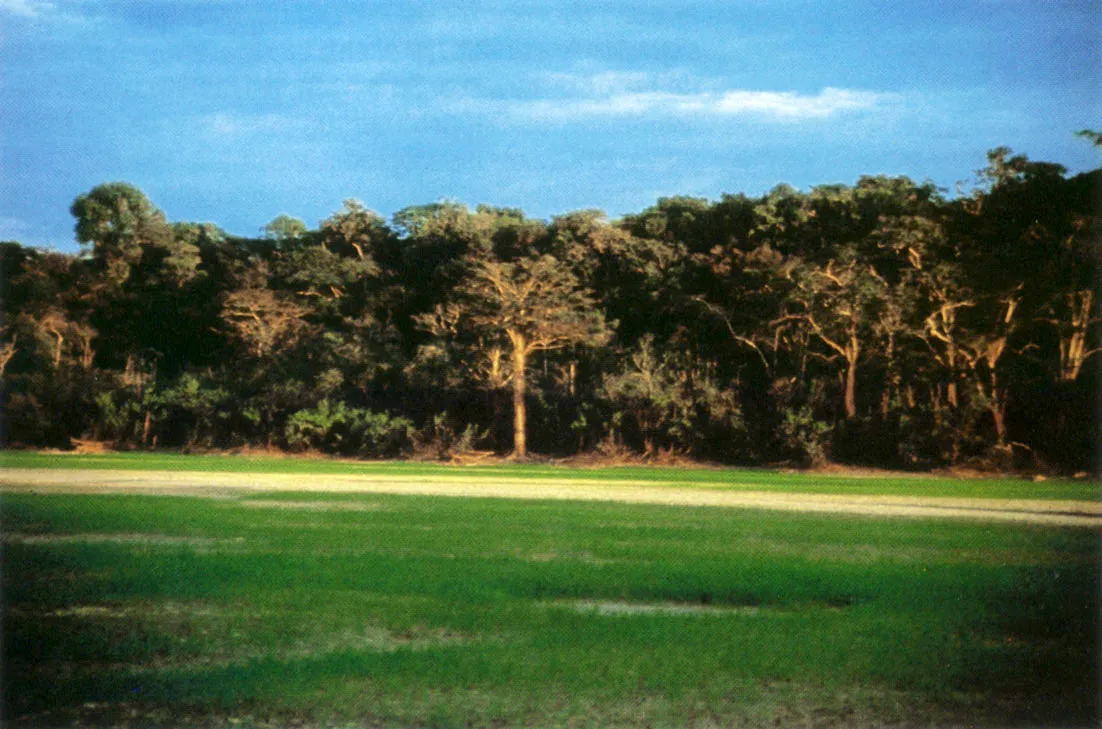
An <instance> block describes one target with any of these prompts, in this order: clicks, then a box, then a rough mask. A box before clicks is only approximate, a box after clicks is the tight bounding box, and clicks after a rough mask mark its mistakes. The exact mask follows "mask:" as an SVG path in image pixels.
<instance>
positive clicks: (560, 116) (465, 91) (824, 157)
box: [0, 0, 1102, 251]
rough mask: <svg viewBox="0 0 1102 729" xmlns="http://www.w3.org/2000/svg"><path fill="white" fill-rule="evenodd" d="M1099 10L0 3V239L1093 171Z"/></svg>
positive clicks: (1096, 0) (962, 1)
mask: <svg viewBox="0 0 1102 729" xmlns="http://www.w3.org/2000/svg"><path fill="white" fill-rule="evenodd" d="M1100 71H1102V0H1083V1H1081V2H1072V1H1067V2H1062V1H1060V0H1021V1H1016V0H955V1H953V2H942V1H940V0H930V1H928V2H911V3H902V2H894V1H888V0H882V1H877V2H873V1H871V0H855V1H853V2H847V1H845V0H834V1H833V2H829V1H823V2H820V1H812V0H773V1H770V2H767V1H766V0H708V1H704V0H696V1H692V0H687V1H682V2H677V1H675V0H671V1H668V2H661V3H658V2H645V1H643V0H634V1H632V0H627V1H618V0H603V1H602V2H575V1H573V0H569V1H566V2H555V1H554V0H544V1H542V2H531V1H529V0H512V1H511V2H484V1H479V0H470V1H468V2H454V3H453V2H448V1H447V0H434V1H426V2H409V1H403V0H392V1H390V2H360V3H353V2H323V1H321V0H302V1H298V2H295V1H292V2H278V3H268V2H259V1H248V2H246V1H244V0H133V1H129V0H128V1H125V2H124V1H122V0H50V1H49V2H47V1H45V0H0V240H5V239H13V240H19V241H21V242H23V243H25V244H28V245H37V246H47V247H54V248H57V249H59V250H69V251H72V250H76V248H77V246H76V245H75V243H74V242H73V232H72V225H73V221H72V218H71V217H70V215H69V212H68V210H69V205H70V204H71V203H72V201H73V199H74V198H75V197H76V196H77V195H79V194H81V193H82V192H85V191H87V190H89V189H90V188H92V187H93V186H95V185H96V184H99V183H101V182H107V181H115V180H124V181H127V182H131V183H133V184H135V185H137V186H138V187H140V188H141V189H142V190H144V191H145V192H146V194H147V195H148V196H149V197H150V199H151V200H153V202H154V203H155V204H157V205H158V206H159V207H160V208H161V209H163V210H164V211H165V213H166V214H167V215H168V217H169V219H170V220H192V221H210V222H214V223H217V224H219V225H221V226H222V227H223V228H225V229H226V230H228V231H230V232H231V233H235V234H239V235H255V234H257V233H258V231H259V229H260V228H261V226H263V225H264V224H265V223H266V222H268V221H270V220H271V219H272V218H274V217H275V216H277V215H279V214H281V213H288V214H291V215H294V216H296V217H300V218H302V219H303V220H305V221H306V222H307V224H309V225H311V226H314V225H317V223H318V222H319V221H320V220H321V219H323V218H325V217H327V216H329V215H331V214H332V213H333V212H335V211H337V210H339V209H340V207H341V203H342V200H344V199H346V198H356V199H359V200H361V201H363V202H364V204H366V205H367V206H368V207H369V208H372V209H374V210H376V211H378V212H379V213H381V214H383V215H386V216H389V215H390V214H392V213H393V212H395V211H396V210H398V209H400V208H403V207H406V206H408V205H415V204H421V203H427V202H433V201H436V200H440V199H457V200H461V201H463V202H466V203H468V204H470V205H472V206H473V205H476V204H478V203H488V204H492V205H502V206H513V207H520V208H522V209H524V210H525V211H526V212H527V213H528V214H529V215H531V216H533V217H541V218H549V217H550V216H552V215H556V214H560V213H565V212H568V211H570V210H576V209H581V208H601V209H603V210H605V211H606V212H608V213H609V215H610V216H612V217H617V216H619V215H622V214H624V213H630V212H637V211H640V210H642V209H644V208H645V207H647V206H649V205H651V204H653V203H654V202H655V201H656V200H657V199H658V198H659V197H661V196H667V195H676V194H685V195H694V196H700V197H707V198H709V199H716V198H718V197H719V196H720V195H721V194H722V193H724V192H732V193H735V192H745V193H748V194H753V195H757V194H761V193H763V192H765V191H766V190H768V189H769V188H771V187H773V186H774V185H776V184H778V183H781V182H786V183H789V184H792V185H795V186H796V187H799V188H803V189H806V188H808V187H811V186H813V185H818V184H827V183H836V182H842V183H846V184H852V183H854V182H855V181H856V180H857V178H858V177H859V176H861V175H863V174H888V175H901V174H902V175H908V176H910V177H912V178H914V179H915V180H918V181H923V180H931V181H933V182H935V183H937V184H938V185H941V186H943V187H946V188H948V189H949V191H950V192H951V191H952V190H953V188H954V187H955V185H956V183H957V182H959V181H967V180H970V179H972V177H973V174H974V172H975V170H977V169H979V168H980V167H982V166H983V165H984V164H985V157H984V155H985V152H986V151H987V150H988V149H990V148H992V147H995V146H999V145H1007V146H1010V147H1012V148H1013V149H1014V150H1015V151H1016V152H1021V153H1025V154H1027V155H1029V156H1030V157H1031V158H1033V159H1039V160H1047V161H1053V162H1059V163H1061V164H1064V165H1066V166H1067V167H1069V168H1070V169H1071V170H1072V171H1081V170H1085V169H1091V168H1094V167H1097V166H1099V164H1102V155H1100V154H1099V153H1098V152H1097V151H1096V150H1094V149H1092V148H1091V147H1090V145H1088V144H1087V143H1086V142H1085V141H1084V140H1081V139H1078V138H1076V137H1074V135H1073V132H1074V131H1075V130H1078V129H1082V128H1092V129H1100V128H1102V93H1100V89H1102V85H1100V83H1099V82H1100V80H1102V73H1100Z"/></svg>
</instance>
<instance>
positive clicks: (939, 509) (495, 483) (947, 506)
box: [0, 469, 1102, 527]
mask: <svg viewBox="0 0 1102 729" xmlns="http://www.w3.org/2000/svg"><path fill="white" fill-rule="evenodd" d="M0 489H2V490H3V491H9V492H11V491H35V492H40V493H140V494H162V495H174V496H196V497H207V498H218V497H237V496H240V495H242V493H248V492H279V491H283V492H288V491H298V492H316V493H347V494H356V493H360V494H369V493H370V494H408V495H419V496H453V497H474V498H504V499H557V500H574V501H618V502H624V503H632V504H662V505H669V506H714V507H727V508H745V509H774V510H781V511H796V512H818V513H830V514H853V515H864V516H885V517H911V518H946V519H972V520H984V521H1001V522H1019V523H1030V524H1048V525H1053V526H1093V527H1100V526H1102V503H1098V502H1088V501H1049V500H1044V501H1042V500H1027V499H961V498H946V497H925V496H921V497H920V496H914V497H912V496H869V495H842V494H803V493H775V492H768V491H754V490H749V489H748V490H740V489H738V484H737V483H733V484H732V488H730V489H716V488H691V487H686V486H679V485H677V484H676V483H673V482H670V483H660V482H653V481H637V482H630V481H628V482H625V481H616V482H610V481H602V480H599V479H585V478H578V479H575V478H571V479H550V478H549V479H525V480H520V479H511V478H509V477H495V476H483V475H470V474H463V473H457V474H456V475H454V476H452V475H447V476H429V477H426V476H399V475H378V476H376V475H370V476H365V475H303V474H250V473H221V472H219V473H216V472H193V471H188V472H174V471H98V470H95V471H93V470H89V471H80V470H71V469H0Z"/></svg>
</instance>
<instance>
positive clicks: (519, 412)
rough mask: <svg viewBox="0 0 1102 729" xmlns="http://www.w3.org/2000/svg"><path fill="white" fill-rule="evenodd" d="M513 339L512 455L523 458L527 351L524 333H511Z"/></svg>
mask: <svg viewBox="0 0 1102 729" xmlns="http://www.w3.org/2000/svg"><path fill="white" fill-rule="evenodd" d="M510 339H512V340H513V457H515V458H525V457H526V456H527V455H528V437H527V427H528V418H527V415H528V411H527V410H526V409H525V404H524V397H525V394H526V391H527V386H528V382H527V380H528V370H527V367H528V352H527V349H526V346H527V342H526V341H525V338H524V335H523V334H519V333H511V334H510Z"/></svg>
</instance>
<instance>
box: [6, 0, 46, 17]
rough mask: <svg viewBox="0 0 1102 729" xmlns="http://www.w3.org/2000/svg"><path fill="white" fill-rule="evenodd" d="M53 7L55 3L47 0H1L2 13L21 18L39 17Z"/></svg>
mask: <svg viewBox="0 0 1102 729" xmlns="http://www.w3.org/2000/svg"><path fill="white" fill-rule="evenodd" d="M53 9H54V4H53V3H51V2H45V0H0V13H8V14H10V15H15V16H17V17H20V18H37V17H39V16H40V15H42V14H44V13H48V12H50V11H52V10H53Z"/></svg>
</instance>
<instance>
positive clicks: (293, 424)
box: [284, 398, 413, 458]
mask: <svg viewBox="0 0 1102 729" xmlns="http://www.w3.org/2000/svg"><path fill="white" fill-rule="evenodd" d="M412 431H413V423H411V422H410V421H409V420H407V419H406V418H403V417H393V416H390V415H387V414H386V413H374V412H371V411H370V410H366V409H364V408H351V407H348V406H347V405H345V404H344V402H342V401H337V403H336V404H335V405H334V404H333V403H331V402H330V401H329V399H328V398H327V399H323V400H322V401H321V402H319V403H318V404H317V407H314V408H310V409H306V410H299V411H298V412H296V413H294V414H292V415H291V417H290V418H289V419H288V420H287V426H286V428H285V430H284V436H285V438H286V440H287V445H288V446H289V447H290V448H292V449H293V450H305V449H316V450H319V451H322V452H324V453H339V454H342V455H357V456H364V457H370V458H382V457H388V456H396V455H400V454H401V453H403V452H405V451H406V450H408V448H409V446H410V437H411V434H412Z"/></svg>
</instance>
